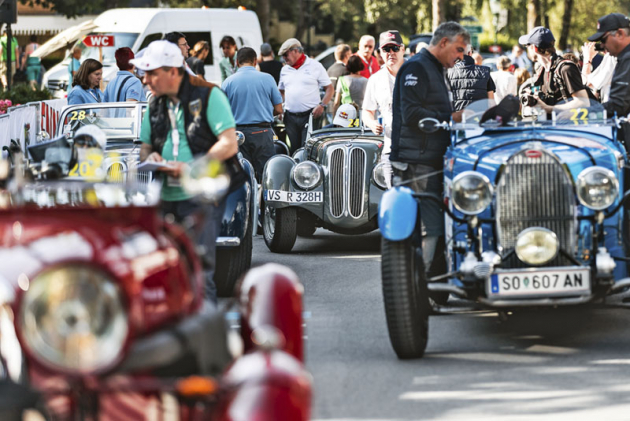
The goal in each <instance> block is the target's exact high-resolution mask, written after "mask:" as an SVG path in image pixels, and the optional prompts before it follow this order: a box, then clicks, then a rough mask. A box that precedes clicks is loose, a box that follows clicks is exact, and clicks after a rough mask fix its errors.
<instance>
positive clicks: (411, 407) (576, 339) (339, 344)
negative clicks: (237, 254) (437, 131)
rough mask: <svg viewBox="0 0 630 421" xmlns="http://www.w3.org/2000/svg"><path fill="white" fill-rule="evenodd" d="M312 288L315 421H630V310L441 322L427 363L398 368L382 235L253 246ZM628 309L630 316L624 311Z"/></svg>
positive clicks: (484, 315)
mask: <svg viewBox="0 0 630 421" xmlns="http://www.w3.org/2000/svg"><path fill="white" fill-rule="evenodd" d="M266 262H277V263H281V264H285V265H287V266H289V267H291V268H292V269H293V270H294V271H295V272H296V273H297V274H298V275H299V276H300V278H301V280H302V282H303V283H304V286H305V294H304V295H305V296H304V306H305V311H306V317H307V320H306V323H307V337H308V338H307V356H306V358H307V366H308V368H309V370H310V371H311V373H312V374H313V378H314V395H315V396H314V408H313V419H315V420H318V421H319V420H321V421H323V420H326V421H333V420H335V421H342V420H343V421H355V420H356V421H359V420H362V421H376V420H477V419H478V420H483V421H494V420H497V421H499V420H501V421H511V420H531V419H534V418H535V419H536V420H546V419H553V420H570V421H576V420H589V421H590V420H630V327H629V325H630V303H629V304H623V303H622V301H621V298H623V297H615V299H614V300H610V305H608V306H589V307H579V308H571V309H567V308H564V309H558V310H545V311H536V312H523V313H516V314H513V315H511V316H509V317H508V318H507V320H502V319H501V318H499V315H498V314H497V313H495V312H472V313H465V314H457V315H439V316H432V317H431V319H430V321H429V323H430V333H429V335H430V338H429V345H428V347H427V353H426V356H425V357H424V358H423V359H421V360H415V361H400V360H398V359H397V358H396V355H395V354H394V352H393V350H392V348H391V346H390V343H389V337H388V334H387V327H386V324H385V315H384V309H383V303H382V295H381V284H380V236H379V234H378V233H371V234H367V235H362V236H354V237H349V236H342V235H337V234H333V233H331V232H329V231H325V230H322V229H320V230H318V231H317V232H316V234H315V236H314V237H312V238H298V241H297V243H296V245H295V247H294V249H293V252H292V253H290V254H284V255H281V254H273V253H271V252H269V250H268V249H267V247H266V246H265V243H264V240H263V239H262V237H261V236H258V237H256V238H255V239H254V255H253V265H260V264H263V263H266ZM624 306H626V308H624Z"/></svg>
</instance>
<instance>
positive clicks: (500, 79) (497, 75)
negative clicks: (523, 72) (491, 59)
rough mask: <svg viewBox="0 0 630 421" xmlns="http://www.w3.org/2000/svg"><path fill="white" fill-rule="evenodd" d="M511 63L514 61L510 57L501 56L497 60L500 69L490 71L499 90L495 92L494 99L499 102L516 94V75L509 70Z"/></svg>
mask: <svg viewBox="0 0 630 421" xmlns="http://www.w3.org/2000/svg"><path fill="white" fill-rule="evenodd" d="M511 65H512V63H511V62H510V59H509V58H507V57H506V56H501V57H499V59H498V60H497V68H498V69H499V70H498V71H496V72H492V73H490V76H491V77H492V80H494V84H495V85H496V87H497V90H496V92H495V93H494V100H495V101H496V103H497V104H498V103H499V102H501V100H502V99H503V98H505V97H506V96H508V95H514V96H516V85H517V83H516V76H514V75H513V74H512V73H510V72H509V68H510V66H511Z"/></svg>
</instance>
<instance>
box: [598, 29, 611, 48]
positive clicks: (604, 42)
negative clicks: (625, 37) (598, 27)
mask: <svg viewBox="0 0 630 421" xmlns="http://www.w3.org/2000/svg"><path fill="white" fill-rule="evenodd" d="M610 35H611V34H610V32H607V33H606V35H604V36H603V37H602V39H601V40H599V42H600V43H601V44H602V45H604V44H606V41H607V40H608V37H609V36H610Z"/></svg>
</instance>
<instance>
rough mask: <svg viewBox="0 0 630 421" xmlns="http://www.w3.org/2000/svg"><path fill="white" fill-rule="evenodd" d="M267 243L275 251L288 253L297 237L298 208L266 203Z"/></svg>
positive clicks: (265, 233) (265, 226) (264, 224)
mask: <svg viewBox="0 0 630 421" xmlns="http://www.w3.org/2000/svg"><path fill="white" fill-rule="evenodd" d="M263 235H264V237H265V244H267V247H268V248H269V250H271V251H273V252H274V253H288V252H290V251H291V249H292V248H293V245H294V244H295V239H296V237H297V209H295V208H291V207H289V208H272V207H271V206H269V205H265V210H264V215H263Z"/></svg>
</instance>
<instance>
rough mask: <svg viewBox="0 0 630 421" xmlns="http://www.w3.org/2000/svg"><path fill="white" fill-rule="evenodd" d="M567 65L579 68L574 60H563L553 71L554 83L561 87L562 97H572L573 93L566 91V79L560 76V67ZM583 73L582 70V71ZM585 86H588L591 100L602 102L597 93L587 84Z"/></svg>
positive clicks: (587, 89)
mask: <svg viewBox="0 0 630 421" xmlns="http://www.w3.org/2000/svg"><path fill="white" fill-rule="evenodd" d="M566 65H571V66H575V67H576V68H577V65H576V64H575V63H574V62H572V61H571V60H562V61H560V63H558V65H557V66H556V69H555V71H554V72H553V83H554V84H555V85H556V86H557V87H558V89H560V93H561V94H562V98H564V99H567V98H570V97H571V95H569V93H568V92H567V91H566V87H565V86H564V81H563V80H562V77H561V76H560V69H561V68H562V67H564V66H566ZM579 70H580V69H579V68H578V72H579ZM580 74H581V72H580ZM584 87H585V88H586V93H587V94H588V98H589V99H590V100H591V101H596V102H600V101H599V100H598V99H597V96H596V95H595V93H594V92H593V90H592V89H591V88H590V87H589V86H587V85H584Z"/></svg>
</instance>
